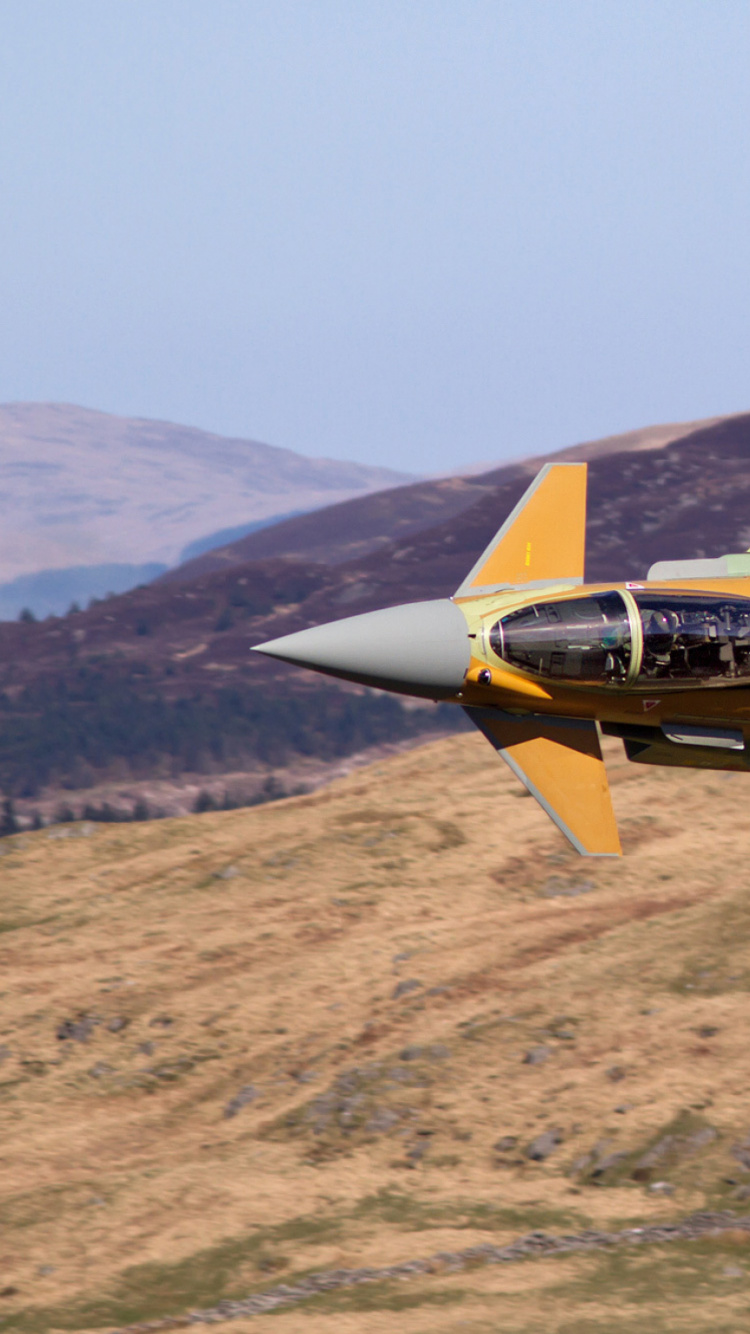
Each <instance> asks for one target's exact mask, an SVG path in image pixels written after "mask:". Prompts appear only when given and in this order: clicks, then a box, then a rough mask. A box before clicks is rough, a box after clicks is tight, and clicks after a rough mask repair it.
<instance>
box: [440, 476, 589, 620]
mask: <svg viewBox="0 0 750 1334" xmlns="http://www.w3.org/2000/svg"><path fill="white" fill-rule="evenodd" d="M586 471H587V469H586V464H585V463H547V464H545V466H544V467H543V468H542V470H541V472H540V473H539V474H538V475H537V477H535V479H534V481H533V482H532V483H531V486H530V487H529V488H528V490H527V491H526V492H525V494H524V495H523V496H522V497H521V499H520V500H519V502H518V504H517V505H516V507H515V509H514V510H513V512H512V513H511V514H510V515H509V516H508V518H507V519H506V520H505V523H504V524H503V526H502V528H501V529H500V531H499V532H498V533H496V534H495V536H494V537H493V539H492V541H491V542H490V544H489V546H488V547H487V548H486V550H485V551H483V552H482V554H481V556H480V557H479V560H478V561H477V563H476V565H475V566H474V568H473V569H472V570H470V571H469V573H468V574H467V576H466V578H465V579H464V581H463V583H462V584H461V587H460V588H459V589H458V590H457V592H456V594H455V596H456V597H472V596H474V597H476V595H477V594H481V593H486V592H491V591H492V590H493V589H495V588H498V587H501V588H502V587H505V588H507V587H509V586H510V587H515V586H516V585H518V584H545V583H567V584H580V583H583V560H584V550H585V541H586Z"/></svg>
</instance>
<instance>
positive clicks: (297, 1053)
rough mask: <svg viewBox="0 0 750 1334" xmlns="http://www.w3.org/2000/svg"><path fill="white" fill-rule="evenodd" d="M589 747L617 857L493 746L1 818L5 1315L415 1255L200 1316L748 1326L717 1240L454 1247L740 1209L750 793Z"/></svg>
mask: <svg viewBox="0 0 750 1334" xmlns="http://www.w3.org/2000/svg"><path fill="white" fill-rule="evenodd" d="M609 760H610V768H611V777H612V780H613V786H614V800H615V806H616V808H617V812H618V816H619V819H620V822H621V827H622V830H623V834H624V842H625V847H626V856H625V858H624V860H623V861H618V862H609V861H584V860H581V859H579V858H577V857H575V856H574V855H573V854H571V852H570V850H569V849H568V848H567V846H566V845H565V844H564V842H563V840H562V837H561V836H560V835H558V834H557V832H556V831H555V830H554V829H553V828H552V826H551V825H550V824H549V823H548V821H547V820H546V819H545V817H544V816H543V814H542V813H541V812H540V810H539V809H538V807H537V806H536V804H535V803H534V802H532V801H529V800H523V799H519V792H520V789H519V788H518V786H517V784H516V783H515V780H514V779H513V778H512V776H511V775H510V774H509V773H508V771H507V770H505V769H504V768H503V766H502V765H500V764H499V763H498V761H497V760H496V759H495V757H494V756H493V755H492V753H491V751H490V749H489V747H488V746H487V745H486V743H485V742H484V741H483V739H482V738H481V737H479V736H478V735H473V736H470V737H463V738H456V739H453V740H449V741H444V742H441V743H438V744H436V745H434V746H431V747H428V748H425V749H423V750H421V751H415V752H412V753H410V754H408V755H404V756H401V757H398V758H396V759H393V760H391V761H388V762H387V763H384V764H380V765H376V766H374V767H373V768H371V769H369V770H366V771H361V772H360V773H358V774H356V775H353V776H352V777H350V778H348V779H346V780H344V781H342V782H339V783H337V784H335V785H334V786H332V787H330V788H328V789H326V790H323V791H320V792H319V793H317V794H315V795H314V796H311V797H306V798H298V799H295V800H291V801H287V802H283V803H280V804H278V805H276V806H274V807H265V808H261V809H258V810H255V811H242V812H232V813H227V814H223V815H209V816H203V817H199V818H198V817H195V818H192V819H188V820H184V821H175V822H163V823H159V824H151V825H145V826H140V827H128V828H122V827H103V826H99V827H94V826H77V827H73V828H71V829H59V828H58V829H53V830H48V831H42V832H41V833H39V834H35V835H32V836H22V837H17V838H14V839H10V840H6V842H5V843H4V845H3V853H4V856H3V871H2V930H3V934H2V936H1V937H0V940H2V947H1V953H2V965H3V979H4V989H3V993H2V995H1V996H0V1062H2V1065H1V1069H0V1074H1V1078H0V1094H1V1095H2V1096H1V1097H0V1116H2V1158H3V1172H2V1178H1V1181H0V1217H1V1218H2V1221H3V1224H4V1227H3V1288H2V1290H0V1302H1V1303H2V1317H3V1329H4V1330H8V1331H16V1332H17V1334H49V1332H50V1331H55V1330H57V1331H61V1330H67V1331H77V1334H81V1331H86V1330H89V1331H93V1330H97V1331H104V1330H109V1329H113V1328H121V1327H123V1326H130V1325H132V1323H133V1322H142V1321H147V1320H151V1319H156V1318H161V1317H167V1316H171V1317H185V1316H186V1314H187V1313H188V1312H189V1311H191V1310H194V1309H205V1308H213V1307H215V1305H216V1303H217V1302H218V1301H219V1300H221V1299H227V1298H235V1297H242V1296H245V1295H247V1294H248V1293H250V1292H252V1291H257V1290H259V1289H260V1290H262V1289H267V1288H270V1287H275V1286H277V1285H278V1284H280V1283H290V1282H293V1281H294V1276H295V1275H299V1274H301V1273H305V1272H308V1271H310V1270H315V1271H320V1270H326V1271H330V1270H340V1269H341V1268H342V1267H344V1268H346V1267H352V1266H358V1265H370V1266H383V1265H389V1264H393V1263H394V1262H400V1261H408V1260H413V1259H416V1258H420V1257H425V1256H436V1254H437V1253H442V1259H439V1258H438V1259H435V1260H434V1262H433V1264H432V1268H431V1272H429V1273H423V1274H421V1275H418V1276H416V1277H412V1279H411V1281H410V1282H403V1281H401V1282H390V1283H389V1282H387V1281H383V1280H381V1281H379V1282H374V1283H371V1284H368V1285H364V1286H363V1287H360V1288H357V1289H352V1290H348V1291H343V1292H335V1291H332V1292H330V1293H329V1294H328V1295H323V1296H319V1297H315V1298H314V1299H312V1300H308V1301H307V1302H306V1303H304V1304H302V1305H298V1306H295V1307H292V1308H290V1309H289V1310H287V1311H285V1312H284V1311H281V1312H277V1313H275V1314H274V1315H273V1316H271V1315H266V1316H264V1315H260V1316H257V1317H254V1318H252V1319H250V1318H247V1319H241V1320H236V1321H223V1320H221V1318H220V1316H218V1315H217V1316H215V1317H214V1320H213V1321H212V1323H214V1324H215V1326H216V1327H217V1328H220V1329H226V1330H227V1331H236V1332H237V1334H241V1331H243V1330H247V1331H248V1334H250V1331H253V1332H254V1331H256V1330H257V1331H260V1332H261V1334H262V1332H263V1331H264V1330H266V1329H267V1330H268V1331H269V1334H270V1332H271V1331H272V1330H273V1331H280V1332H281V1334H284V1331H290V1334H291V1332H293V1334H298V1332H299V1334H301V1332H302V1331H303V1330H304V1332H305V1334H308V1331H312V1334H323V1332H324V1331H325V1334H327V1332H328V1330H330V1329H336V1330H341V1331H342V1332H345V1334H373V1331H374V1332H375V1334H380V1332H381V1331H382V1332H383V1334H384V1332H385V1331H390V1330H392V1329H398V1330H399V1331H402V1330H403V1331H404V1334H424V1331H426V1330H428V1329H429V1330H430V1331H433V1330H434V1331H441V1332H442V1331H444V1332H445V1334H454V1331H455V1334H458V1331H459V1330H463V1329H465V1328H469V1329H471V1330H474V1331H478V1332H479V1331H481V1334H485V1332H489V1331H490V1330H492V1331H495V1330H498V1329H503V1330H506V1329H507V1330H513V1331H519V1332H520V1334H532V1331H534V1334H536V1331H538V1330H541V1329H544V1330H545V1331H550V1334H555V1332H556V1331H557V1332H559V1334H562V1331H572V1330H579V1329H580V1330H582V1331H583V1330H584V1329H587V1330H594V1329H596V1330H600V1329H601V1330H610V1329H612V1330H614V1329H617V1330H618V1331H624V1332H625V1331H627V1334H635V1331H641V1330H645V1329H647V1330H648V1332H649V1334H688V1331H689V1334H708V1332H709V1331H712V1334H713V1331H715V1330H717V1329H723V1330H727V1331H728V1330H730V1329H731V1330H738V1331H739V1330H740V1329H744V1328H745V1321H746V1312H747V1301H748V1296H747V1291H748V1289H747V1284H748V1281H750V1247H749V1246H748V1234H747V1232H743V1231H740V1230H735V1231H734V1232H731V1231H730V1232H728V1233H727V1232H726V1231H725V1232H723V1233H719V1234H717V1235H715V1236H710V1235H709V1236H708V1237H707V1238H705V1239H704V1240H703V1241H701V1242H695V1241H692V1242H691V1241H681V1242H675V1241H673V1242H672V1243H671V1244H670V1245H669V1246H666V1245H662V1246H659V1245H657V1246H653V1245H651V1246H649V1247H645V1246H640V1247H639V1246H637V1245H631V1246H630V1247H629V1248H625V1250H623V1249H622V1248H620V1249H619V1250H618V1251H617V1253H616V1254H613V1253H612V1250H613V1248H612V1247H611V1246H610V1247H609V1249H607V1247H605V1248H604V1249H603V1250H596V1249H590V1250H589V1251H586V1250H584V1251H583V1252H582V1253H576V1254H571V1255H567V1256H562V1257H552V1258H545V1257H544V1255H543V1254H541V1253H540V1258H537V1259H526V1260H524V1263H523V1264H516V1265H502V1264H496V1265H491V1266H487V1265H484V1264H479V1263H478V1257H475V1259H474V1262H473V1263H472V1262H469V1263H468V1264H466V1263H462V1265H461V1267H460V1269H457V1264H458V1262H457V1261H455V1260H454V1259H452V1254H453V1253H455V1252H459V1251H463V1250H465V1248H467V1247H471V1246H473V1245H483V1244H486V1243H494V1244H502V1243H504V1242H507V1241H510V1240H511V1239H512V1238H513V1237H516V1236H518V1235H521V1234H527V1233H528V1232H529V1230H530V1229H537V1230H538V1229H543V1230H545V1231H546V1232H547V1233H552V1234H554V1235H560V1234H575V1235H580V1234H582V1233H585V1231H586V1229H587V1228H591V1227H594V1228H598V1229H602V1228H605V1229H618V1228H622V1227H631V1228H633V1227H636V1228H637V1227H642V1226H645V1225H650V1224H653V1223H656V1222H661V1223H662V1224H664V1225H668V1224H669V1223H670V1222H672V1221H674V1220H676V1219H678V1218H681V1217H684V1216H685V1215H686V1214H689V1213H691V1212H694V1211H695V1210H697V1209H703V1208H711V1209H717V1208H718V1209H729V1210H737V1211H738V1212H740V1213H747V1212H748V1207H747V1204H746V1203H745V1200H746V1197H747V1195H748V1189H749V1188H748V1186H747V1184H746V1183H747V1182H748V1181H750V1175H749V1174H748V1165H750V1155H749V1151H748V1147H747V1144H748V1132H749V1131H750V1112H749V1109H748V1104H747V1086H748V1079H750V1055H749V1054H748V1046H747V1042H746V1031H747V1023H748V1021H750V1000H749V995H748V993H749V988H750V914H749V911H748V886H747V885H746V884H745V874H746V873H745V871H744V870H743V867H745V865H746V862H747V858H746V851H747V830H746V827H745V825H746V822H745V820H744V819H742V818H741V819H739V820H738V818H737V811H738V810H742V809H743V801H744V800H745V798H746V796H747V788H746V785H747V783H748V781H750V780H748V779H746V778H745V777H744V776H740V775H726V776H722V777H718V776H716V775H705V774H701V773H699V772H677V771H672V772H666V771H665V772H656V773H651V772H644V771H642V770H641V771H638V770H635V769H631V768H630V767H628V766H627V765H626V764H625V762H624V761H623V759H622V757H621V752H620V751H619V749H618V748H617V746H616V743H612V746H611V747H610V751H609ZM438 775H440V776H441V777H440V778H439V781H436V776H438ZM445 775H449V779H448V781H445V777H444V776H445ZM717 850H720V855H719V853H718V851H717ZM540 1137H544V1138H542V1139H540ZM664 1235H665V1237H666V1239H667V1240H668V1236H667V1234H664ZM636 1236H637V1234H634V1237H636ZM179 1324H180V1322H179V1320H178V1321H177V1324H176V1325H173V1326H170V1327H179ZM164 1327H166V1326H161V1328H164ZM138 1328H139V1329H141V1330H145V1329H146V1328H149V1329H150V1328H152V1327H151V1326H144V1325H140V1324H139V1325H138ZM153 1328H154V1329H156V1328H158V1327H157V1326H154V1327H153Z"/></svg>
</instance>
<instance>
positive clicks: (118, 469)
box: [0, 403, 408, 581]
mask: <svg viewBox="0 0 750 1334" xmlns="http://www.w3.org/2000/svg"><path fill="white" fill-rule="evenodd" d="M407 477H408V474H405V473H398V472H392V471H390V470H389V469H387V468H371V467H367V466H365V465H363V464H359V463H348V462H345V461H341V460H336V459H313V458H306V457H303V456H302V455H299V454H295V453H293V452H292V450H290V449H277V448H275V447H274V446H272V445H264V444H260V443H259V442H258V441H256V440H242V439H231V438H228V437H225V436H220V435H213V434H210V433H209V432H208V431H199V430H196V429H194V428H193V427H189V426H180V425H175V424H173V423H171V422H160V421H149V420H145V419H141V418H130V417H116V416H112V415H111V414H110V413H105V412H94V411H92V410H91V409H89V408H81V407H75V406H71V405H70V404H66V403H8V404H5V405H2V406H0V581H6V580H9V579H12V578H15V577H17V576H19V575H21V574H26V573H29V572H31V571H35V570H41V569H59V568H63V567H68V566H74V565H103V564H107V563H112V562H124V563H132V562H133V561H138V562H141V563H143V562H145V561H159V562H163V563H165V564H169V563H171V562H172V561H174V560H176V559H177V557H178V554H179V552H180V551H181V550H182V548H183V547H184V546H185V544H186V543H187V542H189V541H191V540H192V539H194V538H197V537H200V536H201V535H202V534H204V533H207V532H210V531H212V530H215V529H221V528H226V527H227V526H228V525H230V524H240V523H249V522H251V521H252V520H255V519H264V518H267V517H269V516H271V515H275V514H279V513H284V514H286V513H289V512H290V511H291V510H301V509H305V510H307V509H313V508H315V507H316V506H319V505H328V504H331V503H334V502H335V501H338V500H342V499H344V498H345V497H347V496H351V495H356V494H358V493H361V492H367V491H373V490H377V489H379V488H381V487H387V486H393V485H395V484H396V483H398V482H402V481H404V480H406V479H407Z"/></svg>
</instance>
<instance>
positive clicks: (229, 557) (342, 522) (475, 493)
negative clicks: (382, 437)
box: [164, 417, 739, 582]
mask: <svg viewBox="0 0 750 1334" xmlns="http://www.w3.org/2000/svg"><path fill="white" fill-rule="evenodd" d="M737 420H739V419H738V418H737V417H713V418H710V419H708V420H706V421H703V422H682V423H680V424H675V423H672V424H669V425H661V426H645V427H642V428H641V429H640V430H637V431H626V432H625V433H624V434H623V435H612V436H608V437H607V438H606V439H604V440H592V441H588V442H587V443H585V444H580V445H574V446H570V447H568V448H566V449H562V450H558V451H556V452H555V453H552V454H546V455H544V456H542V457H540V458H533V459H522V460H519V461H518V462H514V463H511V464H506V465H503V466H500V467H495V468H492V469H490V470H486V471H483V472H482V473H481V474H480V473H476V472H475V473H473V474H472V475H470V476H467V477H462V476H456V477H440V478H436V479H434V480H428V481H423V482H416V483H412V484H411V485H409V486H402V487H394V488H393V489H390V490H389V491H388V492H387V493H385V492H384V493H381V494H377V495H373V496H362V497H358V498H356V499H354V500H351V501H348V502H344V503H343V504H339V505H332V506H328V507H327V508H326V509H325V510H323V511H321V512H319V513H313V514H305V515H302V516H300V517H298V518H297V517H294V518H289V519H287V520H286V521H284V522H282V523H278V524H274V526H273V527H272V528H270V529H266V530H265V531H263V532H255V533H251V534H249V535H248V536H247V537H244V538H239V539H238V540H236V541H230V542H228V543H226V544H224V545H222V546H217V547H216V548H215V549H213V550H211V551H206V552H205V553H204V554H202V555H200V556H197V557H196V558H195V559H191V560H188V561H186V562H185V563H184V564H181V565H180V566H178V567H177V568H176V569H172V570H169V571H168V572H167V574H165V576H164V580H165V582H167V581H168V582H176V581H179V582H182V581H185V580H192V579H196V578H198V577H199V576H201V575H205V574H214V573H219V572H221V571H222V570H225V569H226V568H227V567H228V566H231V565H241V564H245V563H246V562H247V561H256V560H266V559H269V558H271V559H272V558H275V557H277V556H285V557H292V558H296V559H299V560H313V561H323V562H331V563H333V564H341V563H342V562H344V561H350V560H355V559H357V558H358V557H361V556H365V555H367V554H369V552H371V551H373V552H374V551H377V550H379V549H381V548H385V547H386V546H388V545H389V544H390V543H392V542H398V541H404V540H405V539H406V538H408V537H410V536H411V535H412V534H413V533H417V532H420V531H421V530H422V529H426V528H430V527H433V526H435V525H436V524H438V523H446V522H450V521H451V520H453V519H455V518H457V517H458V516H459V515H460V514H462V513H468V511H469V510H470V509H471V508H472V507H473V506H475V505H476V504H478V503H479V502H480V501H481V500H482V499H483V498H484V497H487V498H491V497H494V496H495V493H496V491H497V487H498V485H501V484H502V483H504V482H511V481H512V480H513V479H515V478H525V479H526V480H528V479H530V478H531V477H533V476H534V474H535V473H536V472H537V471H538V469H539V468H540V467H541V465H542V464H543V463H546V462H548V461H550V460H554V459H558V460H568V459H588V460H592V461H593V460H594V459H604V458H606V457H607V456H608V455H610V454H616V455H618V456H620V455H627V454H639V453H641V452H643V451H651V450H661V449H664V448H665V447H666V446H667V445H670V444H671V443H672V442H673V441H676V440H685V439H686V438H687V437H688V436H690V435H692V434H693V433H694V432H696V431H698V430H705V429H706V428H708V427H714V426H723V425H725V424H726V425H727V426H729V427H730V428H731V426H732V423H734V422H735V421H737Z"/></svg>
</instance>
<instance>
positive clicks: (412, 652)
mask: <svg viewBox="0 0 750 1334" xmlns="http://www.w3.org/2000/svg"><path fill="white" fill-rule="evenodd" d="M254 651H255V652H256V653H265V654H267V656H268V657H269V658H281V659H283V661H284V662H292V663H294V664H295V666H297V667H310V668H312V670H313V671H317V672H326V673H327V674H328V675H329V676H343V677H345V678H346V679H347V680H350V681H361V682H363V683H364V684H365V685H372V686H378V687H379V688H380V689H381V690H399V691H401V692H402V693H403V694H407V695H426V696H428V697H429V698H431V699H435V698H439V697H440V696H449V695H453V694H455V692H456V691H457V690H460V689H461V686H462V684H463V679H464V676H465V674H466V671H467V668H468V666H469V660H470V646H469V627H468V625H467V623H466V619H465V617H464V614H463V612H462V611H461V610H460V608H459V607H457V606H456V604H455V603H454V602H451V600H450V598H439V599H437V600H436V601H434V602H412V603H407V604H405V605H404V606H402V607H387V608H385V610H383V611H368V612H366V613H365V614H364V616H349V617H347V618H346V620H343V621H331V622H329V624H328V625H316V626H313V628H312V629H310V630H300V631H299V632H298V633H297V634H294V635H284V636H283V638H282V639H269V641H268V643H266V644H258V645H257V647H256V648H255V650H254Z"/></svg>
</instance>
